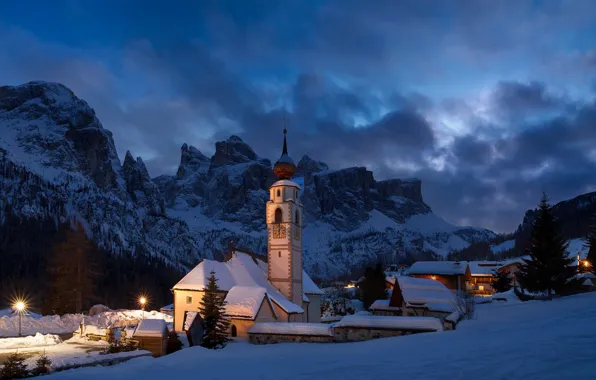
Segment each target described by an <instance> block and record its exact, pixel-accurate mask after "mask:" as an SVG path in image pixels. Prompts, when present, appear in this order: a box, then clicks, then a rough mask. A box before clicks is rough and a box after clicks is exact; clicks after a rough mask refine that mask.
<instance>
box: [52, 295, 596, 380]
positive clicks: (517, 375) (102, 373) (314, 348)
mask: <svg viewBox="0 0 596 380" xmlns="http://www.w3.org/2000/svg"><path fill="white" fill-rule="evenodd" d="M594 320H596V293H586V294H581V295H576V296H572V297H567V298H562V299H557V300H553V301H550V302H541V301H531V302H527V303H521V302H515V303H511V302H493V303H490V304H484V305H478V306H477V317H476V319H474V320H470V321H464V322H462V323H460V324H459V325H458V328H457V330H455V331H443V332H437V333H428V334H418V335H409V336H402V337H395V338H385V339H379V340H374V341H368V342H359V343H343V344H340V343H337V344H332V343H329V344H313V343H302V344H292V343H287V344H276V345H263V346H253V345H249V344H248V343H240V342H236V343H233V344H230V345H229V346H228V347H226V348H225V349H224V350H216V351H210V350H206V349H203V348H200V347H193V348H189V349H185V350H182V351H179V352H177V353H174V354H172V355H169V356H166V357H162V358H159V359H152V358H140V359H134V360H131V361H129V362H126V363H123V364H120V365H117V366H113V367H96V368H83V369H78V370H71V371H65V372H60V373H56V374H54V375H52V376H53V377H52V378H55V379H82V378H84V379H86V380H93V379H101V380H103V379H106V378H109V379H111V380H116V379H131V378H142V379H144V380H150V379H163V378H169V379H178V378H187V377H188V376H189V374H200V377H201V379H233V378H241V379H243V380H248V379H276V380H281V379H325V380H329V379H335V378H340V379H358V380H362V379H370V378H374V379H386V378H395V377H397V376H399V377H400V378H404V379H409V380H413V379H433V378H444V379H450V380H457V379H473V378H481V379H487V380H490V379H508V380H514V379H541V380H549V379H553V380H554V379H557V380H559V379H588V378H593V376H594V373H595V372H596V362H595V361H594V347H596V324H594V323H593V321H594ZM230 364H233V365H230Z"/></svg>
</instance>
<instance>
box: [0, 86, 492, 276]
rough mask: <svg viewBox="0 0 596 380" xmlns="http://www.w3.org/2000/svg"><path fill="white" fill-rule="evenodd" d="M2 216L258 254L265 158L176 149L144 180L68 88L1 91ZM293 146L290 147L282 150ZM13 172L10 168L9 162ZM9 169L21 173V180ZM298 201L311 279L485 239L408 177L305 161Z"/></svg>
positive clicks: (186, 263)
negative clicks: (438, 208)
mask: <svg viewBox="0 0 596 380" xmlns="http://www.w3.org/2000/svg"><path fill="white" fill-rule="evenodd" d="M0 152H1V153H2V155H1V157H0V158H1V160H2V167H3V168H13V169H10V170H9V169H3V175H2V177H1V178H0V180H1V182H2V183H1V186H2V193H3V197H2V199H1V200H0V211H3V212H10V213H13V214H16V215H18V216H19V217H21V218H26V219H29V220H31V219H35V218H38V217H39V218H42V217H44V218H46V217H48V216H51V217H53V218H55V220H56V221H68V220H74V219H77V220H81V221H83V222H84V225H85V228H86V230H87V233H88V234H89V236H90V237H92V239H93V240H94V241H95V242H96V244H97V245H98V246H100V247H103V248H105V249H107V250H109V251H111V252H127V253H131V254H132V253H139V252H141V253H142V254H147V255H152V256H156V257H161V258H163V259H164V260H165V261H167V262H169V263H171V264H173V265H175V266H178V267H181V268H188V267H190V266H192V265H194V264H196V262H197V261H198V260H200V259H201V258H203V257H208V258H210V257H217V255H218V254H219V253H221V252H223V251H224V250H225V249H226V248H227V244H228V241H229V240H234V241H235V242H236V245H238V246H242V247H244V248H248V249H250V250H252V251H254V252H257V253H263V254H264V253H266V249H267V246H266V233H265V218H264V210H265V203H266V202H267V200H268V191H267V189H268V188H269V186H270V185H271V184H272V183H273V182H274V181H275V176H274V174H273V171H272V168H271V162H270V161H269V160H268V159H266V158H264V157H261V156H259V155H258V154H257V153H256V152H255V151H254V150H253V149H252V148H251V147H250V146H249V145H248V144H246V143H245V142H244V141H243V140H242V139H241V138H240V137H237V136H232V137H230V138H228V139H227V140H225V141H220V142H218V143H216V146H215V154H213V156H212V157H211V158H208V157H207V156H205V155H204V154H202V153H201V152H200V151H199V150H197V149H196V148H194V147H193V146H190V145H187V144H184V145H182V147H181V157H180V165H179V168H178V170H177V172H176V173H175V174H173V175H171V176H167V175H165V176H160V177H157V178H154V179H151V177H150V176H149V173H148V172H147V169H146V167H145V165H144V163H143V160H142V159H141V158H136V159H135V158H133V155H132V154H131V153H130V152H127V153H126V155H125V157H124V161H123V162H122V164H121V163H120V160H119V158H118V156H117V154H116V150H115V145H114V141H113V138H112V134H111V133H110V132H109V131H108V130H106V129H104V128H103V126H102V125H101V123H100V122H99V120H98V119H97V117H96V116H95V113H94V111H93V110H92V109H91V108H90V107H89V106H88V105H87V103H85V102H84V101H83V100H80V99H78V98H77V97H76V96H75V95H74V94H73V93H72V92H71V91H70V90H68V89H67V88H66V87H64V86H62V85H59V84H54V83H43V82H32V83H28V84H25V85H22V86H15V87H13V86H6V87H0ZM291 153H292V152H291V147H290V154H291ZM14 168H16V169H14ZM9 171H12V172H14V171H18V172H20V173H21V172H22V173H25V172H26V173H28V174H27V176H26V178H27V180H23V178H24V177H22V176H21V177H18V178H19V179H18V180H15V178H17V177H15V176H14V175H12V174H10V173H9ZM294 181H296V182H297V183H298V184H299V185H300V186H301V187H302V192H301V197H302V202H303V203H304V207H305V214H306V215H305V231H304V241H303V242H304V263H305V267H306V270H307V271H309V272H310V273H311V274H312V275H313V276H319V277H326V276H335V275H340V274H344V273H347V272H349V271H351V270H352V269H354V268H358V267H361V266H362V265H365V264H368V263H371V262H375V261H377V260H379V259H385V260H388V261H396V260H400V259H403V258H404V257H406V256H408V255H415V256H417V257H421V256H426V257H429V256H443V255H445V254H446V253H447V252H449V251H450V250H453V249H459V248H462V247H465V246H467V245H468V244H470V243H471V242H475V241H479V240H486V239H488V238H490V237H492V236H494V234H493V233H492V232H490V231H487V230H484V229H477V228H471V227H465V228H463V227H455V226H453V225H450V224H449V223H447V222H445V221H444V220H442V219H441V218H440V217H438V216H436V215H434V214H433V213H432V210H431V208H430V207H429V206H428V205H427V204H425V203H424V200H423V197H422V183H421V182H420V181H419V180H417V179H408V180H399V179H394V180H386V181H376V180H375V179H374V176H373V173H372V172H370V171H368V170H366V168H360V167H354V168H347V169H341V170H330V169H329V167H328V166H327V165H326V164H325V163H322V162H320V161H317V160H314V159H312V158H310V157H308V156H304V157H302V159H300V161H299V162H298V166H297V174H296V176H295V178H294Z"/></svg>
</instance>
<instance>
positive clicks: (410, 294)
mask: <svg viewBox="0 0 596 380" xmlns="http://www.w3.org/2000/svg"><path fill="white" fill-rule="evenodd" d="M398 281H399V287H400V289H401V293H402V296H403V297H404V301H405V303H406V306H409V307H425V308H427V309H429V310H432V311H443V312H453V311H455V310H456V304H457V303H456V299H455V295H454V294H453V293H452V292H451V290H449V289H448V288H447V287H446V286H445V285H443V284H442V283H440V282H439V281H435V280H431V279H429V278H415V277H408V276H400V277H398Z"/></svg>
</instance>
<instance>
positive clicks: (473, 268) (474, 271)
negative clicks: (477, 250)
mask: <svg viewBox="0 0 596 380" xmlns="http://www.w3.org/2000/svg"><path fill="white" fill-rule="evenodd" d="M504 265H505V264H504V263H503V262H499V261H469V262H468V266H469V267H470V273H471V275H472V277H487V276H493V275H494V272H495V271H496V270H498V269H499V268H502V267H503V266H504Z"/></svg>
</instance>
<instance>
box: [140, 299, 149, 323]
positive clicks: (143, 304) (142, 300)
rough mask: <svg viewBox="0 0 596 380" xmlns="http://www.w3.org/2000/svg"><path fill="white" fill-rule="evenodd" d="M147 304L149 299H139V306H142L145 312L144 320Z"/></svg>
mask: <svg viewBox="0 0 596 380" xmlns="http://www.w3.org/2000/svg"><path fill="white" fill-rule="evenodd" d="M146 303H147V298H145V297H141V298H139V304H140V305H141V310H143V319H145V304H146Z"/></svg>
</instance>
